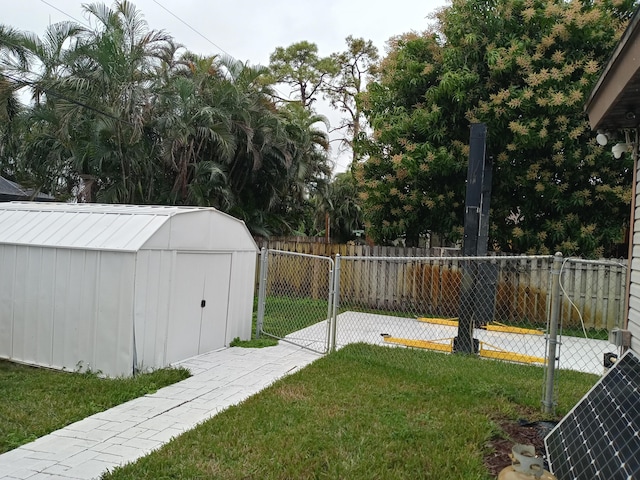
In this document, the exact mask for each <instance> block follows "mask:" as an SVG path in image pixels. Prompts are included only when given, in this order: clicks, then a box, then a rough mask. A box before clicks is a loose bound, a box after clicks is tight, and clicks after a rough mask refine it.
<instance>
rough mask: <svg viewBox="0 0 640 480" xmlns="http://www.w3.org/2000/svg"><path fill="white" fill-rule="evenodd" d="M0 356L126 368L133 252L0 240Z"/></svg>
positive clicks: (109, 370)
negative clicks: (45, 245)
mask: <svg viewBox="0 0 640 480" xmlns="http://www.w3.org/2000/svg"><path fill="white" fill-rule="evenodd" d="M0 265H2V275H1V276H0V357H4V358H9V359H14V360H19V361H22V362H26V363H30V364H34V365H40V366H46V367H53V368H60V369H65V370H71V371H73V370H76V369H83V370H84V369H88V368H90V369H92V370H94V371H101V372H102V373H104V374H105V375H112V376H113V375H122V374H130V373H131V356H132V350H133V332H132V330H131V328H130V317H131V312H132V311H133V303H134V296H133V272H134V268H135V254H134V253H125V254H122V253H115V252H102V251H87V250H81V249H77V250H74V249H59V248H49V247H28V246H16V245H0Z"/></svg>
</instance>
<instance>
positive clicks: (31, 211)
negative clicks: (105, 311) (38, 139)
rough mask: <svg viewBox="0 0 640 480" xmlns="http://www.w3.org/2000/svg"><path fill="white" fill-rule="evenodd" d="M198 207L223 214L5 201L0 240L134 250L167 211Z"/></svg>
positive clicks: (164, 218)
mask: <svg viewBox="0 0 640 480" xmlns="http://www.w3.org/2000/svg"><path fill="white" fill-rule="evenodd" d="M200 211H209V212H216V213H217V214H219V215H222V214H220V213H219V212H217V211H215V210H214V209H204V208H198V207H165V206H137V205H101V204H66V203H51V204H34V203H21V202H13V203H5V204H0V243H4V244H13V245H32V246H47V247H65V248H84V249H95V250H123V251H137V250H139V249H140V248H141V247H142V246H143V245H144V243H145V242H146V241H147V240H149V239H150V238H151V237H152V236H153V235H154V234H155V233H156V232H157V231H158V230H159V229H160V227H161V226H162V225H164V224H165V223H166V222H167V221H168V220H169V219H170V218H171V217H172V216H174V215H178V214H188V213H193V212H200ZM225 217H226V216H225ZM221 218H222V217H221ZM225 220H226V218H225ZM239 223H241V222H239ZM163 243H164V242H163ZM166 243H167V244H168V239H167V240H166Z"/></svg>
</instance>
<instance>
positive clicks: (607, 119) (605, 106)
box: [585, 9, 640, 131]
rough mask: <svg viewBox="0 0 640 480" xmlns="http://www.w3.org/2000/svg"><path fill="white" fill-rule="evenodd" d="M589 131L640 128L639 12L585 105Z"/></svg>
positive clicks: (634, 16)
mask: <svg viewBox="0 0 640 480" xmlns="http://www.w3.org/2000/svg"><path fill="white" fill-rule="evenodd" d="M585 111H586V113H587V115H588V116H589V124H590V126H591V129H592V130H607V131H614V130H622V129H625V128H636V127H637V126H638V125H640V9H638V10H636V12H635V13H634V15H633V17H632V18H631V20H630V21H629V25H628V26H627V29H626V30H625V32H624V34H623V36H622V38H621V39H620V41H619V42H618V45H617V46H616V49H615V50H614V51H613V54H612V55H611V58H610V59H609V61H608V63H607V65H606V67H605V69H604V71H603V72H602V74H601V75H600V78H599V79H598V82H597V83H596V85H595V87H594V88H593V90H592V91H591V94H590V95H589V99H588V100H587V102H586V104H585Z"/></svg>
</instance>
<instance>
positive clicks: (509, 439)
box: [484, 420, 546, 477]
mask: <svg viewBox="0 0 640 480" xmlns="http://www.w3.org/2000/svg"><path fill="white" fill-rule="evenodd" d="M497 423H498V424H499V425H500V428H502V430H503V432H504V434H503V436H501V437H496V438H494V439H492V440H491V441H490V442H489V445H488V446H489V448H490V450H491V452H490V453H489V454H487V455H486V456H485V457H484V464H485V465H486V467H487V469H488V470H489V473H490V474H491V475H494V476H496V477H497V476H498V474H499V473H500V472H501V471H502V470H503V469H504V468H505V467H508V466H509V465H511V458H510V457H509V454H510V453H511V449H512V448H513V445H514V443H521V444H523V445H533V446H534V447H535V449H536V455H539V456H544V457H546V451H545V448H544V435H545V434H546V433H545V432H544V431H541V429H540V428H539V427H538V426H536V425H535V424H533V425H526V424H525V425H521V423H520V422H514V421H512V420H498V421H497ZM505 437H506V438H505Z"/></svg>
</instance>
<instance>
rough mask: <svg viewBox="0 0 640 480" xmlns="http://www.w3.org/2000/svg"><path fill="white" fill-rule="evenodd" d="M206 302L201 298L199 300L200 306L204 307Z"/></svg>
mask: <svg viewBox="0 0 640 480" xmlns="http://www.w3.org/2000/svg"><path fill="white" fill-rule="evenodd" d="M206 304H207V301H206V300H202V301H201V302H200V308H204V307H205V305H206Z"/></svg>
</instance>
